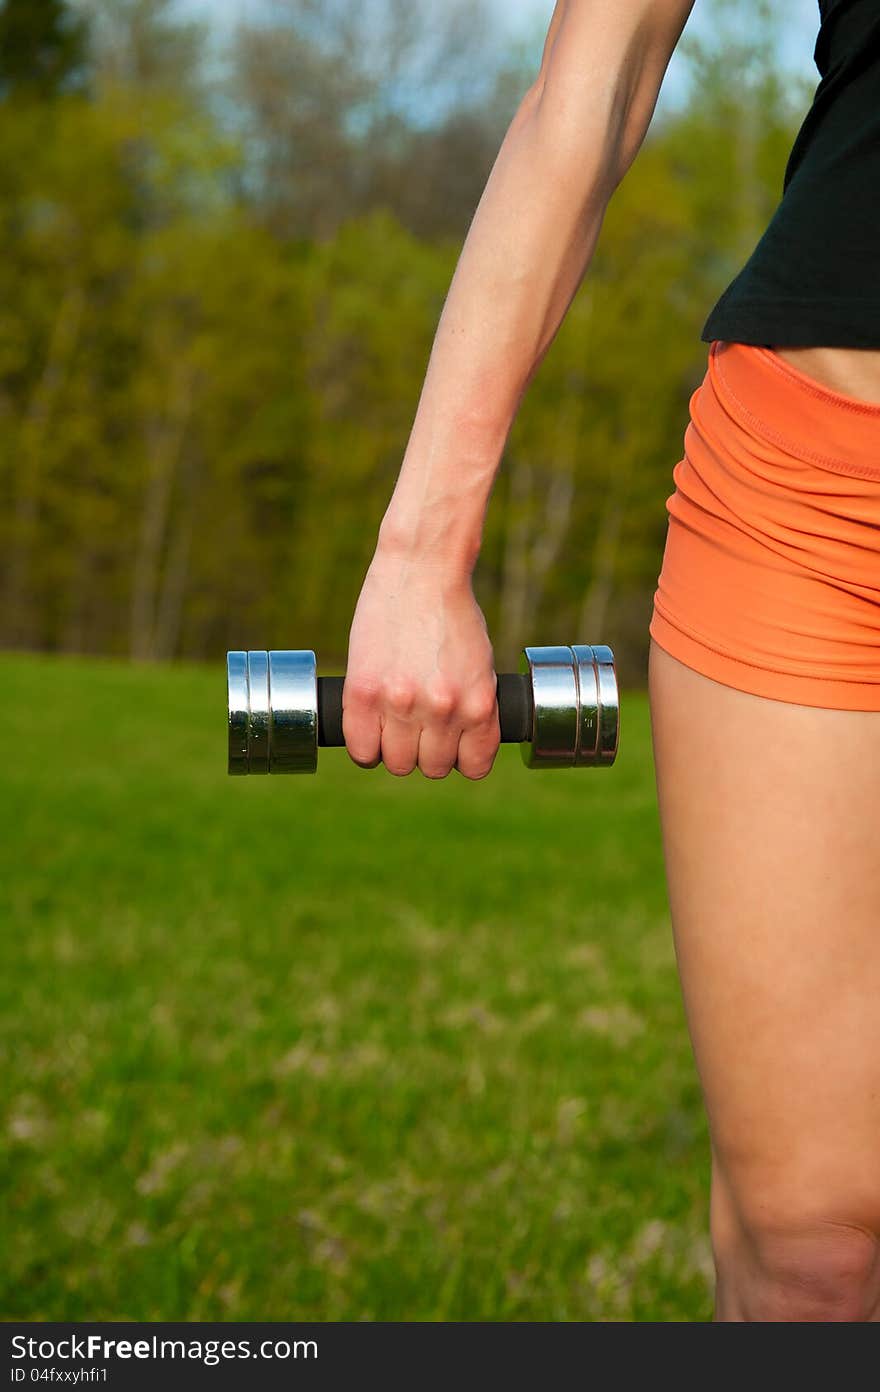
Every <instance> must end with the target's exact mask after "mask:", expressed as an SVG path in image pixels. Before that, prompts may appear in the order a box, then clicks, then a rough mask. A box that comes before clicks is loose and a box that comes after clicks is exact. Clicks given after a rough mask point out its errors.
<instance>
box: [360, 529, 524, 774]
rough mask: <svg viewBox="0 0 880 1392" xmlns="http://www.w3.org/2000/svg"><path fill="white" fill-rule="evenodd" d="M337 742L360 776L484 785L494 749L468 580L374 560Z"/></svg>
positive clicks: (477, 613)
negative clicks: (452, 778)
mask: <svg viewBox="0 0 880 1392" xmlns="http://www.w3.org/2000/svg"><path fill="white" fill-rule="evenodd" d="M342 707H343V710H342V733H343V735H344V737H345V744H346V748H347V749H348V752H349V754H350V756H351V758H352V759H353V760H354V762H355V763H356V764H360V765H361V767H363V768H374V767H375V766H376V764H378V763H379V762H380V761H381V762H382V763H384V765H385V767H386V768H387V769H388V771H389V773H393V774H395V775H396V776H397V777H402V776H404V775H405V774H408V773H412V771H413V770H414V769H415V768H416V767H418V768H419V769H420V770H421V772H422V773H423V774H424V775H425V777H426V778H445V777H446V775H447V774H448V773H449V772H450V770H451V769H453V768H456V769H458V771H459V773H462V774H464V776H465V778H473V779H479V778H485V776H486V774H487V773H489V772H490V770H491V768H492V765H493V763H494V762H495V755H496V754H497V753H498V746H499V744H500V740H501V730H500V727H499V723H498V704H497V679H496V676H495V663H494V659H493V655H492V644H491V643H490V641H489V635H488V633H487V630H486V620H485V618H484V617H483V613H482V610H481V609H480V607H479V605H478V604H477V602H476V600H475V598H474V595H473V590H472V588H471V582H470V577H469V576H467V577H464V578H456V579H451V578H450V576H449V574H448V572H447V571H446V570H444V569H443V568H442V567H440V566H437V565H433V564H431V563H429V562H425V561H420V560H418V559H409V558H403V557H400V556H388V555H384V554H381V553H380V552H378V551H377V553H376V555H375V556H374V557H373V561H372V563H371V565H370V568H369V570H368V571H367V575H366V578H365V580H364V584H363V587H362V589H361V593H360V598H359V599H358V602H357V607H356V609H355V613H354V619H353V621H352V626H351V634H350V636H349V643H348V667H347V671H346V677H345V685H344V687H343V692H342Z"/></svg>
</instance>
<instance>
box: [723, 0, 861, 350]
mask: <svg viewBox="0 0 880 1392" xmlns="http://www.w3.org/2000/svg"><path fill="white" fill-rule="evenodd" d="M819 13H820V19H821V24H820V28H819V35H818V38H817V39H816V47H815V49H814V52H813V60H814V62H815V64H816V67H817V68H818V70H819V72H820V74H821V77H822V80H821V82H820V83H819V85H818V87H817V88H816V91H815V93H814V96H813V102H812V105H811V107H810V109H809V111H808V112H807V114H806V116H805V118H804V122H803V125H802V126H801V128H800V130H799V131H798V134H797V138H796V139H795V142H794V145H793V146H792V150H791V154H790V155H789V157H788V164H787V165H786V169H785V178H784V180H783V184H782V190H783V193H782V201H781V202H780V204H779V206H778V208H777V209H776V212H775V213H774V214H773V217H772V219H771V221H770V223H769V225H768V226H767V229H766V231H765V232H764V234H763V236H762V237H761V240H760V241H759V242H758V245H757V246H756V247H755V250H754V251H753V252H752V254H751V256H750V257H749V259H748V261H747V262H746V264H745V265H744V266H743V268H742V270H741V271H740V272H739V274H738V275H737V276H736V278H735V279H734V280H733V281H732V282H731V284H730V285H729V286H728V287H727V289H726V290H725V291H724V293H723V294H722V296H721V298H720V299H719V300H718V301H717V303H716V304H715V306H714V308H713V309H712V311H711V313H710V314H709V317H708V319H707V320H706V323H705V324H704V326H703V331H702V333H701V334H700V338H701V339H702V340H703V341H705V342H707V343H710V342H711V341H712V340H713V339H716V338H718V339H725V340H727V341H728V342H739V343H762V344H766V345H770V344H775V343H778V344H781V345H783V346H794V345H797V344H800V345H803V346H805V347H806V346H817V345H824V346H825V347H829V348H833V347H853V348H880V0H819Z"/></svg>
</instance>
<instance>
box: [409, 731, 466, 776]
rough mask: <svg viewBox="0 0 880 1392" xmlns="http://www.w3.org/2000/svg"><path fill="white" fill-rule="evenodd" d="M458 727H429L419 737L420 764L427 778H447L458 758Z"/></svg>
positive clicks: (459, 732)
mask: <svg viewBox="0 0 880 1392" xmlns="http://www.w3.org/2000/svg"><path fill="white" fill-rule="evenodd" d="M460 734H461V730H460V729H459V727H458V726H448V725H447V726H444V725H429V726H426V727H423V729H422V732H421V735H420V737H419V752H418V764H419V768H420V769H421V771H422V773H423V774H424V775H425V777H426V778H446V777H447V775H448V774H450V773H451V772H452V770H453V769H454V768H455V761H456V759H457V757H458V741H459V737H460Z"/></svg>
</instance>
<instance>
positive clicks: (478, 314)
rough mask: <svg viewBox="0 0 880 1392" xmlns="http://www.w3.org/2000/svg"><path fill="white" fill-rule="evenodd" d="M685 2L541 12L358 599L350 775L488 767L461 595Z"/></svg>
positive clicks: (478, 637)
mask: <svg viewBox="0 0 880 1392" xmlns="http://www.w3.org/2000/svg"><path fill="white" fill-rule="evenodd" d="M693 3H694V0H558V3H557V5H556V8H555V10H554V13H553V18H552V20H551V23H550V27H549V30H548V33H547V39H546V42H545V46H544V53H543V57H542V60H541V66H540V71H539V73H538V76H537V78H536V80H535V82H534V83H533V84H532V86H531V87H530V89H529V91H528V92H527V93H526V95H525V97H524V98H523V100H522V102H521V103H520V106H519V108H518V110H517V112H516V114H515V116H514V118H513V120H512V121H511V123H510V126H509V128H508V131H507V134H506V135H505V138H504V141H503V143H502V145H501V148H500V150H499V152H498V156H497V158H496V160H495V163H494V166H493V168H492V172H491V174H490V176H489V179H488V181H487V183H486V187H485V189H484V191H483V195H482V197H481V199H480V202H479V205H478V207H477V210H476V212H475V214H474V217H473V220H472V223H471V226H470V230H469V232H468V235H467V238H466V240H465V243H464V246H463V248H462V252H461V255H460V257H459V261H458V265H457V266H456V270H455V274H454V276H453V278H452V283H451V285H450V288H449V293H448V295H447V298H446V302H445V305H444V307H443V312H442V314H441V316H440V321H439V324H438V327H437V332H436V336H435V339H434V345H433V348H432V351H431V356H430V360H429V363H428V368H427V372H426V375H425V380H424V384H423V387H422V392H421V396H420V399H419V404H418V409H417V412H416V416H415V420H414V422H413V427H412V430H411V433H410V437H409V441H408V443H407V447H406V451H405V454H404V459H403V463H402V466H401V470H400V474H399V477H398V480H397V483H396V486H395V488H394V492H393V495H392V498H391V501H390V503H389V505H388V509H387V511H386V513H385V516H384V518H383V520H382V524H381V527H380V529H379V537H378V542H377V546H376V552H375V555H374V558H373V562H372V564H371V566H370V569H369V571H368V572H367V577H366V579H365V582H364V588H363V590H362V592H361V596H360V598H359V600H358V606H357V609H356V612H355V616H354V621H353V624H352V631H351V636H350V640H349V657H348V669H347V674H346V684H345V689H344V692H343V706H344V714H343V732H344V735H345V740H346V745H347V748H348V750H349V753H350V754H351V756H352V758H353V759H354V760H355V762H357V763H359V764H364V765H366V766H372V765H373V764H375V763H377V762H378V760H379V758H380V757H381V758H382V759H383V760H384V762H385V764H386V767H388V768H390V769H391V771H392V772H395V773H409V772H411V771H412V769H413V768H415V767H416V765H417V764H418V766H419V767H420V768H421V769H422V771H423V772H424V773H426V774H427V775H428V776H429V777H442V776H444V774H445V773H448V772H449V771H450V769H451V768H452V767H454V766H457V767H458V768H459V769H460V771H461V772H462V773H464V774H465V775H466V776H468V777H483V776H484V775H485V773H487V772H488V771H489V769H490V768H491V766H492V762H493V761H494V758H495V754H496V752H497V747H498V726H497V710H496V707H495V677H494V667H493V662H492V652H491V644H490V643H489V641H488V636H487V634H486V630H485V622H484V620H483V616H482V614H481V612H480V610H479V608H478V606H477V605H476V601H475V600H474V598H473V594H472V591H471V588H470V577H471V574H472V571H473V568H474V565H475V563H476V560H477V556H478V554H479V549H480V541H481V537H482V529H483V523H484V519H485V513H486V507H487V504H488V500H489V495H490V492H491V489H492V484H493V482H494V479H495V475H496V473H497V470H498V466H499V463H500V460H501V455H502V452H503V449H504V445H505V442H506V439H507V436H508V434H509V431H510V427H511V425H512V423H513V420H514V417H515V415H516V412H517V409H518V407H519V403H520V401H521V399H522V396H523V393H524V392H525V390H526V388H527V386H528V384H529V382H530V380H531V378H532V377H533V376H534V373H535V371H536V370H537V368H538V366H539V364H540V362H541V360H542V358H543V356H544V354H545V353H546V352H547V349H548V347H549V346H550V344H551V342H552V341H553V338H554V336H555V334H556V332H557V330H558V328H559V325H560V324H561V322H562V320H563V318H564V315H565V312H566V310H567V309H568V306H569V304H570V303H571V300H572V298H573V296H574V294H575V291H576V290H577V288H578V286H579V284H580V282H581V280H582V279H583V276H584V273H585V271H586V268H587V266H588V264H589V261H590V259H591V257H592V254H593V250H594V248H595V245H596V242H597V240H598V236H599V232H600V229H601V226H602V220H603V218H604V215H605V209H606V207H607V205H608V201H609V199H610V198H611V195H612V193H613V192H614V189H615V188H616V187H617V185H618V183H619V182H620V180H621V179H622V178H623V176H624V174H625V173H626V170H627V169H628V168H629V166H630V164H631V163H632V161H633V159H634V158H635V155H636V153H637V151H638V149H639V147H640V145H641V143H642V140H643V139H644V136H645V132H646V131H647V129H648V126H649V123H650V120H651V116H652V115H653V112H654V107H655V105H656V101H657V96H658V93H659V91H660V85H661V83H662V80H663V76H664V74H665V72H666V68H667V66H668V63H669V59H670V57H671V54H672V52H673V50H674V48H675V45H676V44H677V42H678V39H679V37H680V35H681V32H682V30H683V28H684V25H685V22H686V20H687V16H688V14H689V13H690V11H691V9H692V7H693Z"/></svg>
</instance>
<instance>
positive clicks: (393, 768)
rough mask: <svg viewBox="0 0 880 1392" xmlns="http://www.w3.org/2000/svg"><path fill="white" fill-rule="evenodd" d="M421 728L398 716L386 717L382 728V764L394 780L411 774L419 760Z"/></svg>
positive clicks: (413, 722) (415, 723)
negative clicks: (392, 775)
mask: <svg viewBox="0 0 880 1392" xmlns="http://www.w3.org/2000/svg"><path fill="white" fill-rule="evenodd" d="M420 733H421V726H420V725H419V724H418V723H417V722H415V721H411V720H402V719H401V717H400V716H398V715H386V717H385V722H384V724H383V726H382V736H381V738H382V763H383V764H384V765H385V767H386V768H387V770H388V772H389V773H393V774H394V776H395V777H396V778H404V777H405V776H406V775H407V774H408V773H412V771H413V769H414V768H415V767H416V764H417V763H418V760H419V735H420Z"/></svg>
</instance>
